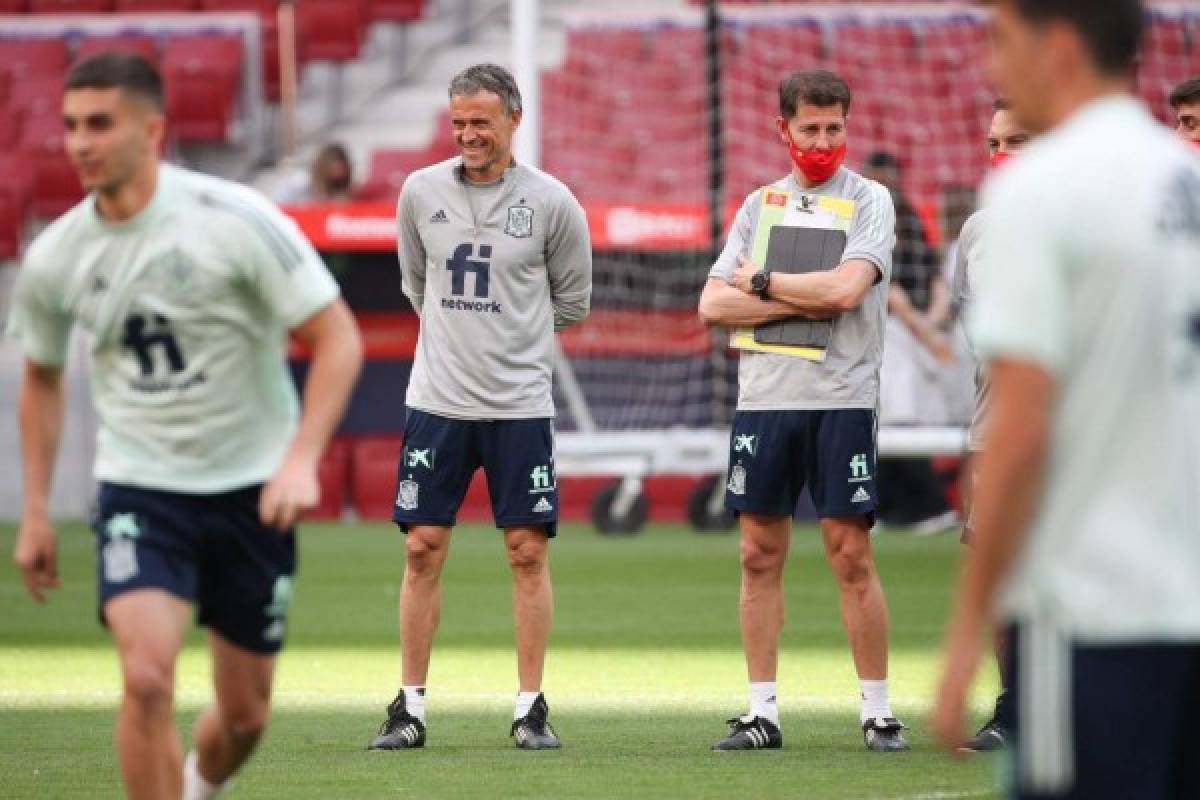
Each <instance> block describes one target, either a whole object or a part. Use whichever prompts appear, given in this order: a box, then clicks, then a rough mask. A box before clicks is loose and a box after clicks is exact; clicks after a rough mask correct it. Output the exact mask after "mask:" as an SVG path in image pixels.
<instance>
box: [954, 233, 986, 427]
mask: <svg viewBox="0 0 1200 800" xmlns="http://www.w3.org/2000/svg"><path fill="white" fill-rule="evenodd" d="M983 226H984V217H983V211H982V210H980V211H976V212H975V213H974V214H972V215H971V216H970V217H968V218H967V221H966V222H965V223H964V224H963V227H962V232H961V233H960V234H959V235H958V252H957V253H956V254H955V259H954V279H953V281H952V282H951V284H950V297H951V302H952V303H953V304H954V308H955V309H956V316H957V318H958V321H959V324H960V325H962V327H963V330H964V331H965V332H966V333H967V341H968V342H970V341H971V336H970V331H969V330H968V329H967V325H966V320H967V317H966V313H969V312H968V311H967V309H969V308H970V307H971V305H972V304H973V303H974V301H975V290H974V285H975V284H976V283H977V281H976V280H975V279H974V277H973V276H972V275H971V270H972V269H978V267H977V266H976V265H977V264H978V263H979V260H980V258H981V253H980V240H981V239H982V238H983V237H982V236H980V234H981V233H982V231H983ZM972 355H973V356H974V345H972ZM987 406H988V379H987V372H986V371H985V370H984V368H983V364H982V363H980V361H979V359H978V357H977V356H975V413H974V415H973V416H972V417H971V432H970V434H969V435H968V437H967V447H968V448H969V449H971V450H979V449H981V448H982V447H983V426H984V420H985V418H986V415H987Z"/></svg>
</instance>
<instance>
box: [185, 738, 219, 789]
mask: <svg viewBox="0 0 1200 800" xmlns="http://www.w3.org/2000/svg"><path fill="white" fill-rule="evenodd" d="M224 788H225V784H223V783H209V782H208V781H206V780H204V776H203V775H201V774H200V770H199V768H197V766H196V751H195V750H189V751H188V754H187V757H186V758H184V760H183V800H215V798H217V797H220V796H221V790H222V789H224Z"/></svg>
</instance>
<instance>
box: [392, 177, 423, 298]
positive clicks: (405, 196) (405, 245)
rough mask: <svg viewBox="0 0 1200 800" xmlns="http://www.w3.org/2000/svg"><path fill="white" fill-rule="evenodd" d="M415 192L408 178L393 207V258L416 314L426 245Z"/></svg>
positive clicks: (402, 288) (401, 285)
mask: <svg viewBox="0 0 1200 800" xmlns="http://www.w3.org/2000/svg"><path fill="white" fill-rule="evenodd" d="M416 192H417V190H416V187H415V186H414V185H413V180H412V178H411V177H410V178H409V179H408V180H406V181H405V182H404V188H403V189H401V191H400V201H399V202H398V203H397V204H396V258H397V259H399V261H400V288H401V290H402V291H403V292H404V296H405V297H407V298H408V302H410V303H412V307H413V309H414V310H415V311H416V312H417V314H418V315H419V314H420V313H421V310H422V308H423V306H424V305H425V244H424V243H423V242H422V241H421V231H420V230H419V229H418V228H417V214H416Z"/></svg>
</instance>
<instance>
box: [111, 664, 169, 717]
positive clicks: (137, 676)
mask: <svg viewBox="0 0 1200 800" xmlns="http://www.w3.org/2000/svg"><path fill="white" fill-rule="evenodd" d="M121 671H122V678H123V681H124V687H125V698H126V700H128V701H130V702H131V703H133V704H134V705H135V706H136V707H137V708H138V709H140V710H142V711H143V712H147V713H153V712H158V711H162V710H163V709H170V708H171V702H172V698H173V696H174V692H175V678H174V670H173V669H172V666H171V664H169V663H167V662H165V661H164V660H163V659H160V658H155V657H153V656H150V655H143V654H140V653H131V654H129V655H126V656H124V657H123V658H122V664H121Z"/></svg>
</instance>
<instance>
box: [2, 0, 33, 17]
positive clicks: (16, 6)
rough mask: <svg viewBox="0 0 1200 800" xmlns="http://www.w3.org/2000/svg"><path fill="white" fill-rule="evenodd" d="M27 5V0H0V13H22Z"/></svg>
mask: <svg viewBox="0 0 1200 800" xmlns="http://www.w3.org/2000/svg"><path fill="white" fill-rule="evenodd" d="M27 6H28V3H27V2H26V0H0V14H21V13H24V12H25V11H26V10H27Z"/></svg>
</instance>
